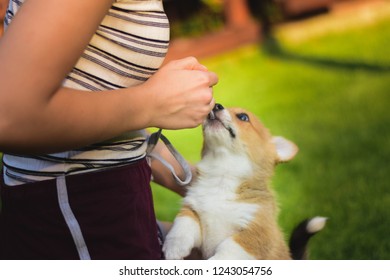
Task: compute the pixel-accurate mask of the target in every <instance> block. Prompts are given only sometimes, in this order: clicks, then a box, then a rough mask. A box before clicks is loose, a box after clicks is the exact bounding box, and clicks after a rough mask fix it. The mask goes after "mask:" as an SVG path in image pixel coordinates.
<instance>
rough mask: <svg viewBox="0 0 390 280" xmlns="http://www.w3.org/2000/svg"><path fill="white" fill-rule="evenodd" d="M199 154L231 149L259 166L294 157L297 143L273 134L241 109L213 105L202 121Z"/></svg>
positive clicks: (266, 167)
mask: <svg viewBox="0 0 390 280" xmlns="http://www.w3.org/2000/svg"><path fill="white" fill-rule="evenodd" d="M203 134H204V145H203V151H202V156H203V157H204V156H207V155H208V154H215V153H218V152H220V153H230V154H236V155H241V156H244V155H245V156H247V157H248V158H249V159H250V161H251V162H252V163H254V164H256V165H257V166H258V167H261V168H262V169H269V168H271V169H273V167H274V166H275V164H277V163H279V162H286V161H289V160H291V159H292V158H294V157H295V155H296V153H297V152H298V148H297V146H296V145H295V144H294V143H292V142H291V141H289V140H287V139H284V138H283V137H273V136H272V135H271V134H270V132H269V131H268V129H267V128H265V127H264V125H263V124H262V123H261V122H260V121H259V119H258V118H257V117H256V116H255V115H254V114H252V113H251V112H248V111H246V110H244V109H240V108H229V109H225V108H224V107H223V106H222V105H220V104H217V105H215V107H214V109H213V111H212V112H211V113H210V115H209V117H208V118H207V120H206V121H205V123H204V125H203Z"/></svg>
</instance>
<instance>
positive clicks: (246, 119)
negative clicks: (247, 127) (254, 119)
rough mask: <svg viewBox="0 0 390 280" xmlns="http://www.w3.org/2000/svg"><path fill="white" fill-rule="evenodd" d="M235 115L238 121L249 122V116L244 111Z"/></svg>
mask: <svg viewBox="0 0 390 280" xmlns="http://www.w3.org/2000/svg"><path fill="white" fill-rule="evenodd" d="M236 116H237V118H238V119H239V120H240V121H243V122H249V116H248V115H247V114H245V113H240V114H237V115H236Z"/></svg>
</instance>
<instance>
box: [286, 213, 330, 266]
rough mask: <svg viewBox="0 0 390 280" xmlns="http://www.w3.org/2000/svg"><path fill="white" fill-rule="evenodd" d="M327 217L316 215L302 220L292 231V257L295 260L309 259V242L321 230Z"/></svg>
mask: <svg viewBox="0 0 390 280" xmlns="http://www.w3.org/2000/svg"><path fill="white" fill-rule="evenodd" d="M326 220H327V218H324V217H314V218H311V219H307V220H304V221H303V222H301V223H300V224H299V225H298V226H297V227H296V228H295V229H294V230H293V232H292V234H291V238H290V244H289V245H290V251H291V257H292V258H293V259H294V260H305V259H307V244H308V243H309V239H310V238H311V237H312V236H313V235H315V234H316V233H317V232H319V231H321V230H322V229H323V228H324V227H325V224H326Z"/></svg>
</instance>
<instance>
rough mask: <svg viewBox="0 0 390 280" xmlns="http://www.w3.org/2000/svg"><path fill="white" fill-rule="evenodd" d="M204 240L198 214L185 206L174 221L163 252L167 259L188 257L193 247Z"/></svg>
mask: <svg viewBox="0 0 390 280" xmlns="http://www.w3.org/2000/svg"><path fill="white" fill-rule="evenodd" d="M201 242H202V236H201V229H200V222H199V217H198V215H197V214H196V213H195V212H194V211H193V210H192V209H190V208H189V207H186V206H184V207H183V208H182V209H181V210H180V213H179V214H178V216H177V217H176V218H175V221H174V222H173V227H172V229H171V230H170V231H169V233H168V235H167V237H166V239H165V242H164V245H163V252H164V255H165V258H166V259H167V260H180V259H183V258H185V257H187V256H188V255H189V254H190V253H191V250H192V249H193V248H196V247H199V246H200V245H201Z"/></svg>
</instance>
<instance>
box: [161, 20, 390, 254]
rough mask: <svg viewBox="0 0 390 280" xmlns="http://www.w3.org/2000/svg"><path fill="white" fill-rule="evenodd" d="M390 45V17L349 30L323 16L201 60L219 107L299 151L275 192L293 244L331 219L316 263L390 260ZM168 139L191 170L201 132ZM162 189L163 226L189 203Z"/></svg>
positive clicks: (317, 244) (316, 241)
mask: <svg viewBox="0 0 390 280" xmlns="http://www.w3.org/2000/svg"><path fill="white" fill-rule="evenodd" d="M334 24H336V27H337V28H334ZM321 27H323V28H321ZM294 32H295V33H294ZM389 42H390V18H389V17H373V18H372V19H371V20H368V21H363V22H360V21H359V19H356V18H353V19H351V22H349V23H347V24H345V25H343V26H341V25H340V23H339V22H337V21H336V22H333V23H329V22H327V19H326V18H324V17H318V18H317V19H307V20H303V21H299V22H294V23H293V24H290V25H289V24H286V25H284V26H280V27H277V28H276V29H275V30H274V36H273V38H270V39H268V40H266V41H265V42H263V43H262V44H253V45H249V46H245V47H241V48H239V49H237V50H234V51H230V52H228V53H224V54H221V55H217V56H214V57H212V58H207V59H203V60H202V63H204V64H205V65H206V66H207V67H208V68H209V69H210V70H212V71H215V72H216V73H218V75H219V77H220V82H219V84H218V85H217V86H216V87H215V89H214V91H215V98H216V100H217V102H219V103H221V104H223V105H224V106H226V107H229V106H239V107H244V108H246V109H249V110H251V111H252V112H254V113H255V114H257V115H258V116H259V118H260V119H261V120H262V121H263V123H264V124H265V125H266V126H267V127H268V128H269V129H270V130H271V132H272V133H273V134H274V135H282V136H285V137H286V138H289V139H290V140H292V141H294V142H295V143H296V144H297V145H298V146H299V148H300V152H299V153H298V155H297V157H296V158H295V159H294V160H293V161H291V162H290V163H287V164H284V165H280V166H277V168H276V174H275V177H274V180H273V187H274V190H275V192H276V194H277V197H278V201H279V203H280V209H281V211H280V220H279V221H280V225H281V227H282V228H283V230H284V231H285V233H286V236H287V237H288V236H289V234H290V232H291V231H292V228H293V227H294V226H295V225H296V224H297V223H298V222H299V221H301V220H302V219H305V218H307V217H311V216H315V215H321V216H326V217H329V221H328V224H327V226H326V228H325V229H324V230H323V232H321V233H320V234H318V235H317V236H315V237H314V238H313V240H312V241H311V244H310V258H311V259H332V260H337V259H352V260H357V259H390V237H389V236H390V235H389V233H390V232H389V230H390V219H389V207H390V189H389V182H390V172H389V171H390V170H389V163H390V162H389V160H390V113H389V110H390V109H389V108H390V96H389V95H390V49H389ZM164 134H165V135H167V136H168V137H169V138H170V139H171V140H172V142H173V143H174V145H175V146H176V147H177V148H178V150H179V151H181V152H182V154H183V155H184V156H185V157H186V158H187V159H189V160H190V161H191V162H193V163H196V162H197V161H198V160H199V159H200V149H201V143H202V136H201V129H193V130H181V131H165V132H164ZM153 190H154V197H155V204H156V211H157V216H158V218H159V219H162V220H169V221H171V220H172V219H173V218H174V216H175V214H176V213H177V210H178V209H179V208H180V197H178V196H177V195H176V194H173V193H171V192H169V191H166V190H164V189H162V188H160V187H158V186H154V187H153Z"/></svg>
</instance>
